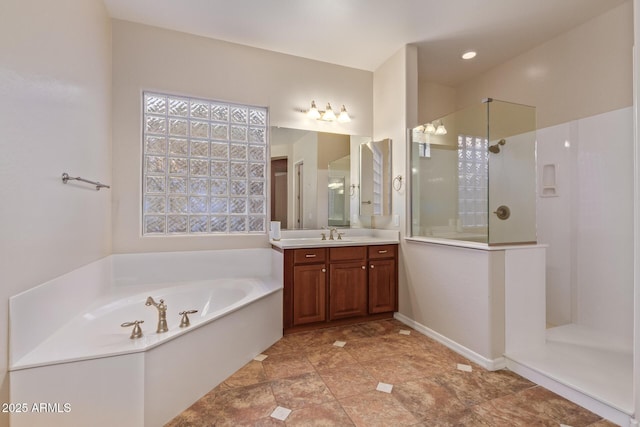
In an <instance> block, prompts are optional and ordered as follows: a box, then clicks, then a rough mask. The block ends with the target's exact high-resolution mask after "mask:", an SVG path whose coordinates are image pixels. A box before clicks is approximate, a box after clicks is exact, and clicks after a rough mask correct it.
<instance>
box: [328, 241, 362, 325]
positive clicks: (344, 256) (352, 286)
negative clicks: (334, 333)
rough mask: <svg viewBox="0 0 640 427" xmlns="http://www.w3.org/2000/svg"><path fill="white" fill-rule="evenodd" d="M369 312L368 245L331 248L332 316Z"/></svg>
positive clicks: (338, 316)
mask: <svg viewBox="0 0 640 427" xmlns="http://www.w3.org/2000/svg"><path fill="white" fill-rule="evenodd" d="M366 315H367V248H366V246H347V247H338V248H329V320H336V319H344V318H347V317H355V316H366Z"/></svg>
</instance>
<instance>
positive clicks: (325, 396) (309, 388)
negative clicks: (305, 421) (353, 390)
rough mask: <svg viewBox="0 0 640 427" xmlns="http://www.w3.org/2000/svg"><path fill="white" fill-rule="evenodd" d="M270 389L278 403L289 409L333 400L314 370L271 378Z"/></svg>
mask: <svg viewBox="0 0 640 427" xmlns="http://www.w3.org/2000/svg"><path fill="white" fill-rule="evenodd" d="M271 390H273V395H274V396H275V398H276V402H278V405H279V406H283V407H285V408H287V409H291V410H293V409H299V408H302V407H305V406H310V405H320V404H322V403H327V402H331V401H334V400H335V398H334V397H333V394H331V392H330V391H329V388H328V387H327V385H326V384H325V383H324V382H323V381H322V379H321V378H320V376H319V375H318V374H317V373H316V372H310V373H307V374H302V375H299V376H297V377H289V378H283V379H279V380H273V381H271Z"/></svg>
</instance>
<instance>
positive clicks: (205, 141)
mask: <svg viewBox="0 0 640 427" xmlns="http://www.w3.org/2000/svg"><path fill="white" fill-rule="evenodd" d="M143 101H144V102H143V136H142V138H143V144H142V145H143V156H142V171H143V184H142V186H143V191H142V194H143V196H142V197H143V200H142V232H143V234H144V235H177V234H193V235H196V234H228V233H266V214H267V198H266V194H267V193H266V187H267V184H266V173H267V109H266V108H264V107H253V106H250V105H238V104H229V103H225V102H219V101H213V100H203V99H196V98H188V97H182V96H174V95H167V94H161V93H151V92H145V93H144V94H143Z"/></svg>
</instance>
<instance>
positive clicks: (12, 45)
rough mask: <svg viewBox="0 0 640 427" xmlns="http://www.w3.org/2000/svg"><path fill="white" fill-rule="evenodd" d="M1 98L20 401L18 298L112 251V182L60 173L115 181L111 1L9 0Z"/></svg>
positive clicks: (3, 221) (2, 337) (1, 398)
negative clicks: (77, 180)
mask: <svg viewBox="0 0 640 427" xmlns="http://www.w3.org/2000/svg"><path fill="white" fill-rule="evenodd" d="M0 98H1V99H2V102H0V129H2V138H0V145H1V147H2V155H1V156H0V181H1V182H2V185H0V200H2V209H0V227H1V229H0V233H1V235H2V238H1V239H0V283H2V286H0V319H2V322H0V324H2V325H4V326H3V328H1V329H0V383H2V386H1V390H0V402H10V400H9V398H8V385H7V375H6V366H7V327H6V325H7V322H6V320H7V318H8V317H7V307H8V302H7V301H8V298H9V297H10V296H11V295H14V294H16V293H18V292H21V291H24V290H26V289H29V288H31V287H33V286H35V285H37V284H39V283H42V282H44V281H46V280H48V279H51V278H53V277H56V276H58V275H60V274H62V273H65V272H68V271H70V270H73V269H75V268H78V267H80V266H82V265H84V264H87V263H89V262H91V261H95V260H97V259H99V258H101V257H103V256H106V255H108V254H109V253H110V252H111V196H112V192H111V191H110V190H105V189H103V190H101V191H99V192H97V191H95V189H92V187H90V186H85V185H81V184H71V183H70V184H67V185H63V184H62V182H61V178H60V177H61V175H62V173H63V172H68V173H69V174H70V175H72V176H78V175H79V176H82V177H85V178H88V179H92V180H100V181H102V182H104V183H108V184H111V183H112V176H111V117H110V114H111V23H110V20H109V19H108V16H107V13H106V10H105V8H104V5H103V3H102V1H100V0H60V1H56V2H51V1H44V0H3V2H2V4H1V6H0ZM2 415H5V414H2ZM5 422H6V418H0V424H5Z"/></svg>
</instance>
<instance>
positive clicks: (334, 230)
mask: <svg viewBox="0 0 640 427" xmlns="http://www.w3.org/2000/svg"><path fill="white" fill-rule="evenodd" d="M333 233H338V229H337V228H335V227H332V228H331V229H329V240H335V239H334V238H333Z"/></svg>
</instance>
